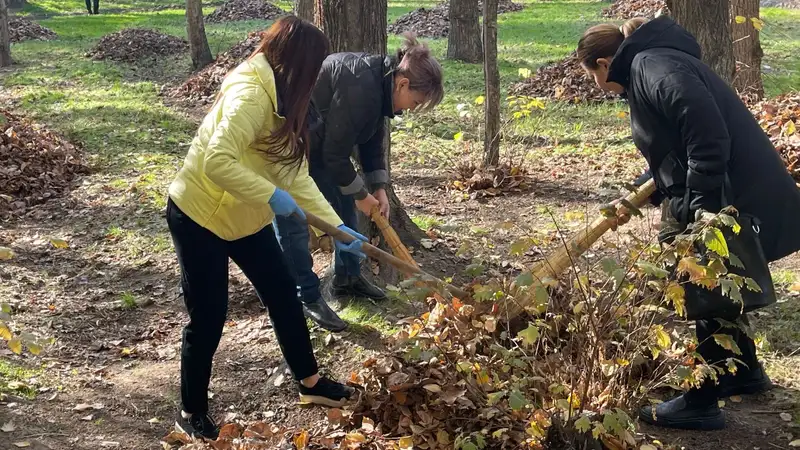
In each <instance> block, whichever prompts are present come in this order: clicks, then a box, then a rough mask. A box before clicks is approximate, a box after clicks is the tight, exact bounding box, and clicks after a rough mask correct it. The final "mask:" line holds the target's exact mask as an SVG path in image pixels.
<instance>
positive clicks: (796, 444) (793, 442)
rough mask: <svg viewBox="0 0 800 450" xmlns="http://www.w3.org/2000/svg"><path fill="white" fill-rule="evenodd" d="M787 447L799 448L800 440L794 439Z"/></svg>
mask: <svg viewBox="0 0 800 450" xmlns="http://www.w3.org/2000/svg"><path fill="white" fill-rule="evenodd" d="M789 447H800V439H795V440H793V441H792V442H789Z"/></svg>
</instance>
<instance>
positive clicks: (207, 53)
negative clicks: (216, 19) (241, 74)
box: [186, 0, 214, 70]
mask: <svg viewBox="0 0 800 450" xmlns="http://www.w3.org/2000/svg"><path fill="white" fill-rule="evenodd" d="M186 33H187V34H188V35H189V49H190V51H191V54H192V66H194V69H195V70H199V69H202V68H203V67H205V66H207V65H208V64H210V63H211V61H213V60H214V58H213V57H212V56H211V49H210V48H209V47H208V38H207V37H206V27H205V24H204V23H203V2H202V0H186Z"/></svg>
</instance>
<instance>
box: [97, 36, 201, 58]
mask: <svg viewBox="0 0 800 450" xmlns="http://www.w3.org/2000/svg"><path fill="white" fill-rule="evenodd" d="M188 49H189V43H188V42H186V40H185V39H181V38H179V37H177V36H172V35H169V34H164V33H161V32H159V31H156V30H151V29H147V28H126V29H124V30H122V31H118V32H116V33H112V34H108V35H105V36H103V38H102V39H100V41H99V42H98V43H97V44H96V45H95V46H94V47H93V48H92V49H91V50H90V51H89V52H87V53H86V56H87V57H89V58H92V59H95V60H103V59H109V60H112V61H122V62H128V63H134V62H137V61H140V60H142V59H145V58H157V57H163V56H171V55H175V54H178V53H183V52H185V51H187V50H188Z"/></svg>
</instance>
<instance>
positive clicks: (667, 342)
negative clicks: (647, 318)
mask: <svg viewBox="0 0 800 450" xmlns="http://www.w3.org/2000/svg"><path fill="white" fill-rule="evenodd" d="M653 335H654V337H655V339H656V344H657V345H658V346H659V348H661V350H666V349H668V348H669V347H670V346H671V345H672V339H670V337H669V334H667V332H666V331H664V327H662V326H661V325H656V326H655V327H653Z"/></svg>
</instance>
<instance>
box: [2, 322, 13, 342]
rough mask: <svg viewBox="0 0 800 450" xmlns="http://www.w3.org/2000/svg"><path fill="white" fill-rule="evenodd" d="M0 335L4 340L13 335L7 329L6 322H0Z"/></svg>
mask: <svg viewBox="0 0 800 450" xmlns="http://www.w3.org/2000/svg"><path fill="white" fill-rule="evenodd" d="M0 337H2V338H3V339H4V340H6V341H8V340H10V339H11V338H12V337H14V336H13V335H12V334H11V330H9V329H8V325H6V324H5V323H3V322H0Z"/></svg>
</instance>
